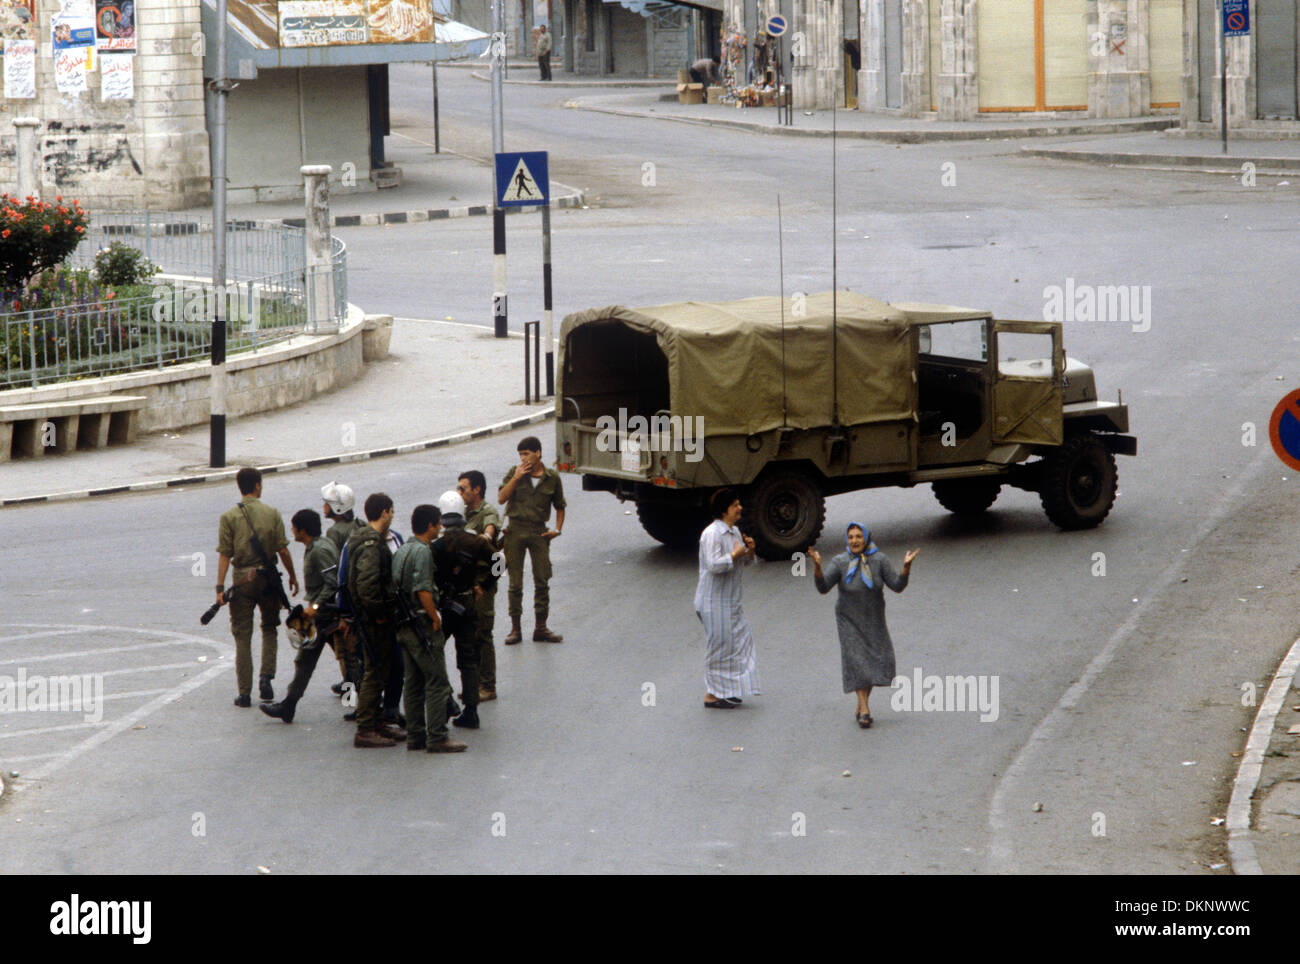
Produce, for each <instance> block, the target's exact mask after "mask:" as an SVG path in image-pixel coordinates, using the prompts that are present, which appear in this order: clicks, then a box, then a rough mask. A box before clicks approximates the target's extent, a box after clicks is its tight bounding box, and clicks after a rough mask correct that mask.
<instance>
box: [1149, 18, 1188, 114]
mask: <svg viewBox="0 0 1300 964" xmlns="http://www.w3.org/2000/svg"><path fill="white" fill-rule="evenodd" d="M1150 10H1151V19H1150V28H1149V32H1148V34H1147V37H1148V40H1147V49H1148V50H1149V51H1150V53H1151V106H1152V107H1177V106H1178V105H1179V102H1180V101H1181V100H1182V97H1183V0H1151V6H1150Z"/></svg>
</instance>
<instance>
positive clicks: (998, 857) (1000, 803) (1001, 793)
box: [989, 449, 1271, 874]
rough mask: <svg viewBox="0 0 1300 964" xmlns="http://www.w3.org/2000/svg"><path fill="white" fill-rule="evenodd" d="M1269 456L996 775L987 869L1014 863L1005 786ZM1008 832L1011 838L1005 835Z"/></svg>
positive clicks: (1259, 460)
mask: <svg viewBox="0 0 1300 964" xmlns="http://www.w3.org/2000/svg"><path fill="white" fill-rule="evenodd" d="M1270 454H1271V453H1269V452H1267V451H1265V450H1263V449H1261V450H1260V452H1259V454H1258V455H1256V456H1255V460H1254V461H1253V462H1252V463H1250V464H1249V465H1248V466H1246V470H1245V471H1244V472H1243V473H1242V474H1241V475H1240V476H1239V477H1238V479H1237V482H1236V484H1234V485H1233V486H1232V488H1231V489H1229V490H1228V492H1227V494H1226V495H1224V497H1223V498H1222V499H1220V500H1219V502H1218V504H1217V505H1216V506H1215V507H1214V510H1213V511H1212V512H1211V513H1210V514H1209V515H1208V516H1207V517H1206V518H1205V521H1204V522H1202V523H1201V524H1200V526H1198V527H1197V529H1196V533H1195V536H1194V537H1193V539H1192V544H1191V545H1190V546H1188V549H1189V551H1188V552H1185V553H1183V552H1180V553H1179V554H1178V556H1177V557H1176V558H1175V559H1174V561H1173V562H1172V563H1170V564H1169V565H1168V566H1167V567H1166V568H1165V569H1164V571H1163V572H1161V573H1160V575H1159V576H1158V577H1157V578H1156V581H1155V582H1154V583H1153V584H1152V585H1151V586H1150V588H1148V589H1147V591H1146V593H1145V595H1144V596H1143V598H1142V601H1141V602H1140V603H1138V604H1137V605H1136V606H1134V607H1133V609H1132V611H1131V612H1130V613H1129V614H1128V617H1127V618H1126V619H1125V620H1124V621H1123V622H1122V623H1120V625H1119V628H1118V629H1116V630H1115V632H1114V633H1113V634H1112V635H1111V637H1110V639H1108V640H1107V641H1106V645H1105V646H1104V647H1102V650H1101V652H1099V653H1098V654H1097V655H1096V656H1094V657H1093V658H1092V662H1090V663H1089V664H1088V666H1087V668H1086V669H1085V670H1084V671H1083V675H1082V676H1080V677H1079V678H1078V680H1076V681H1075V682H1074V684H1073V685H1072V686H1071V687H1070V688H1069V689H1067V690H1066V691H1065V694H1064V695H1063V696H1062V697H1061V698H1060V700H1058V701H1057V704H1056V706H1054V707H1052V709H1051V710H1050V711H1049V712H1048V714H1047V715H1046V716H1045V717H1043V718H1042V719H1041V720H1040V721H1039V722H1038V725H1037V726H1036V727H1034V730H1033V732H1032V733H1030V734H1029V739H1028V740H1027V741H1025V744H1024V746H1022V747H1021V748H1020V751H1019V752H1018V753H1017V754H1016V757H1015V759H1014V760H1012V761H1011V765H1010V766H1009V767H1007V769H1006V770H1005V771H1004V772H1003V774H1002V776H1000V777H999V778H998V781H997V783H996V784H995V786H994V789H993V798H992V800H991V801H990V802H989V829H990V831H991V839H990V841H989V862H990V863H991V864H992V867H991V872H992V873H996V874H1009V873H1015V872H1016V869H1015V867H1014V866H1013V865H1012V859H1013V857H1014V853H1013V847H1014V843H1015V841H1014V837H1015V833H1016V827H1015V826H1013V825H1012V821H1011V819H1010V815H1009V814H1008V813H1007V796H1008V795H1009V793H1010V790H1009V789H1008V784H1009V783H1011V782H1012V781H1016V780H1023V779H1024V778H1025V777H1026V776H1027V775H1029V773H1030V769H1029V758H1030V757H1031V756H1032V755H1033V754H1034V752H1035V751H1036V750H1038V749H1039V748H1040V747H1042V746H1043V745H1045V744H1046V743H1048V742H1049V741H1051V740H1053V739H1055V738H1056V737H1057V736H1058V735H1059V732H1060V731H1061V730H1062V729H1063V728H1065V727H1067V726H1069V725H1070V721H1069V720H1067V718H1066V717H1067V716H1068V714H1069V712H1070V711H1071V710H1072V709H1074V708H1075V707H1076V706H1077V705H1078V704H1079V702H1080V700H1082V699H1083V696H1084V694H1085V693H1087V692H1088V687H1090V686H1091V685H1092V684H1093V682H1094V681H1095V680H1096V679H1097V677H1098V676H1100V675H1101V674H1102V672H1104V671H1105V669H1106V667H1107V666H1109V665H1110V664H1111V662H1112V661H1113V660H1114V659H1115V655H1116V653H1117V652H1118V651H1119V647H1120V644H1121V643H1123V642H1124V641H1125V640H1126V639H1128V637H1129V636H1130V635H1132V633H1133V631H1134V630H1135V629H1137V627H1138V624H1139V623H1140V622H1141V620H1142V617H1143V616H1144V615H1145V614H1146V611H1147V610H1148V609H1149V608H1150V607H1151V604H1152V603H1153V602H1154V601H1155V600H1157V599H1159V598H1160V594H1161V593H1163V592H1164V591H1165V590H1166V589H1168V588H1169V587H1170V586H1171V585H1173V584H1174V583H1175V582H1176V581H1177V580H1178V578H1179V574H1180V573H1181V572H1182V571H1183V568H1184V567H1185V566H1186V564H1187V560H1188V559H1190V558H1191V557H1192V556H1193V555H1194V554H1195V549H1196V548H1197V547H1198V546H1200V544H1201V543H1202V542H1204V541H1205V539H1206V538H1208V537H1209V535H1210V533H1212V532H1213V531H1214V530H1215V529H1216V528H1217V527H1218V526H1219V525H1220V523H1222V522H1223V520H1224V519H1225V518H1227V516H1228V513H1229V512H1230V511H1231V509H1232V507H1233V506H1234V505H1235V504H1236V502H1237V501H1238V500H1239V499H1240V498H1241V496H1242V494H1243V493H1244V492H1245V491H1246V488H1247V486H1248V485H1250V484H1251V483H1252V482H1253V480H1254V477H1255V476H1257V475H1259V474H1260V471H1261V469H1262V468H1263V466H1264V465H1265V464H1267V463H1268V461H1269V455H1270ZM1008 836H1010V837H1012V838H1013V839H1010V840H1008V839H1006V838H1007V837H1008Z"/></svg>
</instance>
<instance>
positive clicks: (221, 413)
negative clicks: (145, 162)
mask: <svg viewBox="0 0 1300 964" xmlns="http://www.w3.org/2000/svg"><path fill="white" fill-rule="evenodd" d="M208 86H209V89H210V90H211V91H212V92H213V94H215V95H216V100H215V102H214V103H213V105H212V287H213V289H214V293H215V295H216V297H215V298H213V303H214V305H215V312H214V315H213V318H212V379H211V392H212V402H211V407H210V412H211V414H210V415H209V416H208V418H209V427H208V436H209V446H208V448H209V451H208V465H209V466H211V467H212V468H214V469H220V468H225V465H226V298H225V290H226V97H227V96H228V95H229V94H230V86H231V85H230V81H229V80H228V79H227V78H226V0H217V67H216V70H215V71H214V72H213V78H212V83H211V84H209V85H208Z"/></svg>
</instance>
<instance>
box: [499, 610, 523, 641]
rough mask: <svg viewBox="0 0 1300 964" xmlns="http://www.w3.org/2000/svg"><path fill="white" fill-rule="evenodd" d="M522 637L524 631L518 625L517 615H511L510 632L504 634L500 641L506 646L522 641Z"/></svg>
mask: <svg viewBox="0 0 1300 964" xmlns="http://www.w3.org/2000/svg"><path fill="white" fill-rule="evenodd" d="M523 638H524V631H523V629H521V628H520V626H519V617H518V616H511V617H510V632H508V633H507V634H506V638H505V639H504V640H502V642H504V643H505V644H506V645H507V646H513V645H515V644H516V643H519V642H522V641H523Z"/></svg>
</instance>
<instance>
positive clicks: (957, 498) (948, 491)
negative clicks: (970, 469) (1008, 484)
mask: <svg viewBox="0 0 1300 964" xmlns="http://www.w3.org/2000/svg"><path fill="white" fill-rule="evenodd" d="M931 487H932V488H933V489H934V497H935V498H936V499H938V500H939V504H940V505H941V506H943V507H944V508H945V509H947V510H948V511H949V512H953V513H955V514H957V515H967V516H970V515H980V514H981V513H983V512H984V511H985V510H987V509H988V507H989V506H991V505H992V504H993V503H994V502H995V501H997V497H998V493H999V492H1001V491H1002V483H1001V482H999V481H997V480H996V479H946V480H944V481H942V482H932V483H931Z"/></svg>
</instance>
